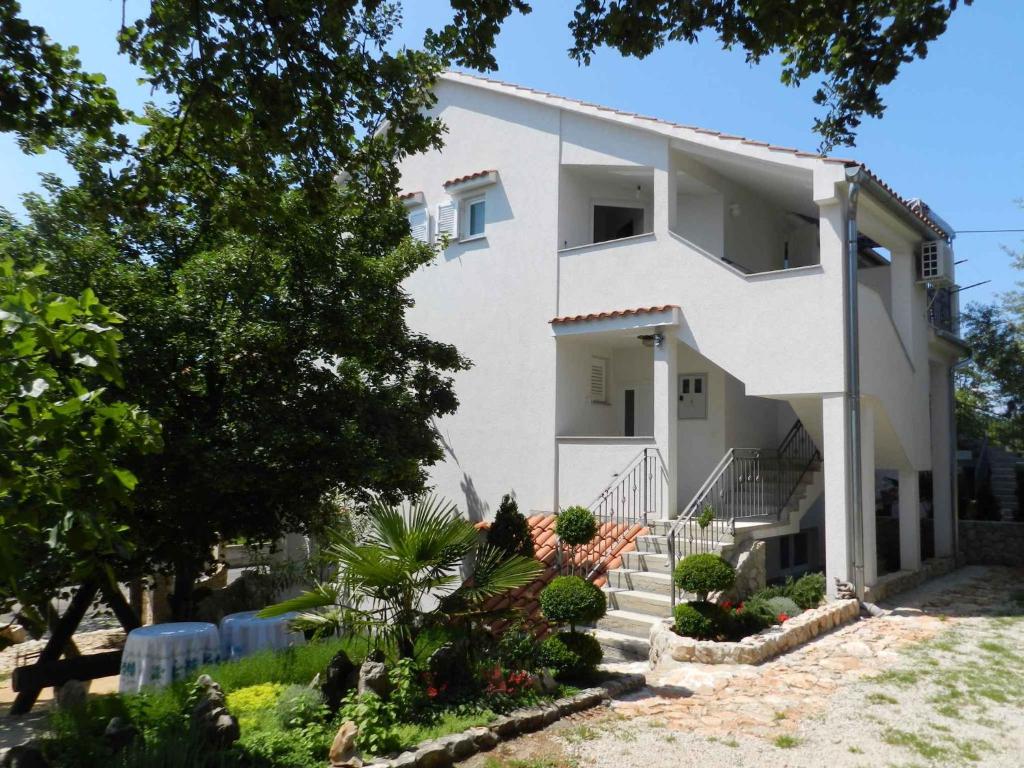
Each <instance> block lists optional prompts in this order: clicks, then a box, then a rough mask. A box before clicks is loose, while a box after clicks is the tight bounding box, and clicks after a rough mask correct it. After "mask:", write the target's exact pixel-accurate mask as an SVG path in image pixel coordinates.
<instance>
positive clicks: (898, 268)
mask: <svg viewBox="0 0 1024 768" xmlns="http://www.w3.org/2000/svg"><path fill="white" fill-rule="evenodd" d="M889 255H890V256H891V257H892V266H891V267H890V268H889V277H890V281H891V286H890V287H891V291H892V296H891V300H890V302H889V306H890V307H891V308H892V323H893V325H895V326H896V330H897V331H898V332H899V335H900V338H901V339H902V340H903V344H904V346H905V347H906V348H907V351H908V352H909V353H910V356H911V358H913V357H914V292H915V290H916V288H917V270H916V267H915V263H914V262H915V254H914V251H913V249H911V248H898V249H897V248H893V249H891V250H890V252H889Z"/></svg>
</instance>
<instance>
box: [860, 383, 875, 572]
mask: <svg viewBox="0 0 1024 768" xmlns="http://www.w3.org/2000/svg"><path fill="white" fill-rule="evenodd" d="M860 471H861V516H862V519H863V521H864V585H865V586H871V585H872V584H874V583H875V582H876V581H878V542H877V533H876V526H875V410H874V408H873V407H872V405H871V403H868V402H865V401H864V400H861V404H860Z"/></svg>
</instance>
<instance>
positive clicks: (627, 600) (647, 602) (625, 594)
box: [604, 587, 672, 619]
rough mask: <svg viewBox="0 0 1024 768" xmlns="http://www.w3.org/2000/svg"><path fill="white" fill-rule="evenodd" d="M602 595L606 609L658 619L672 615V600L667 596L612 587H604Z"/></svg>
mask: <svg viewBox="0 0 1024 768" xmlns="http://www.w3.org/2000/svg"><path fill="white" fill-rule="evenodd" d="M604 593H605V597H607V598H608V607H609V608H611V609H614V610H619V611H629V612H631V613H642V614H647V615H648V616H654V617H656V618H659V619H663V618H665V617H666V616H671V615H672V598H671V597H670V596H669V595H661V594H658V593H656V592H645V591H643V590H639V589H615V588H613V587H605V589H604Z"/></svg>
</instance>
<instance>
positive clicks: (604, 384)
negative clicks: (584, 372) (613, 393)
mask: <svg viewBox="0 0 1024 768" xmlns="http://www.w3.org/2000/svg"><path fill="white" fill-rule="evenodd" d="M590 402H592V403H607V402H608V361H607V360H605V359H604V358H603V357H592V358H590Z"/></svg>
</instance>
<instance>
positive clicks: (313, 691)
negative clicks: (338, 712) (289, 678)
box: [276, 685, 329, 728]
mask: <svg viewBox="0 0 1024 768" xmlns="http://www.w3.org/2000/svg"><path fill="white" fill-rule="evenodd" d="M276 713H277V721H278V722H279V723H280V724H281V725H282V726H283V727H285V728H301V727H302V726H304V725H309V724H310V723H321V722H323V721H324V720H326V719H327V716H328V714H329V712H328V710H327V704H326V703H325V702H324V697H323V694H321V693H320V691H319V689H317V688H310V687H309V686H307V685H290V686H288V687H287V688H286V689H285V690H284V691H283V692H282V693H281V695H280V697H279V698H278V700H277V706H276Z"/></svg>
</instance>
